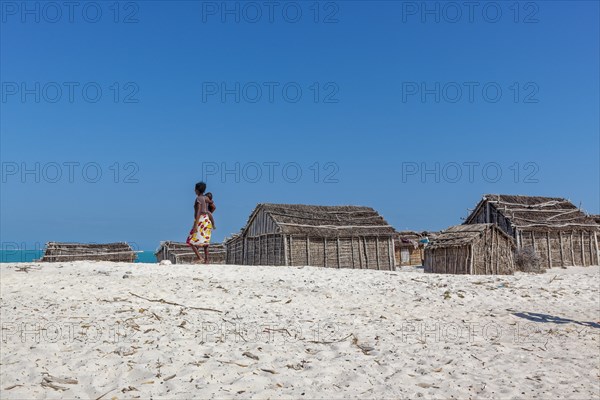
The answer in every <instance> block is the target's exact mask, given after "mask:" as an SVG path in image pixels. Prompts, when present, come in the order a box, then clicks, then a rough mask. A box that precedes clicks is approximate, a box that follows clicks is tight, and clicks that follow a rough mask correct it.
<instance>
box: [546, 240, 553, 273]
mask: <svg viewBox="0 0 600 400" xmlns="http://www.w3.org/2000/svg"><path fill="white" fill-rule="evenodd" d="M546 243H547V245H548V265H549V266H550V268H552V248H551V247H550V231H546Z"/></svg>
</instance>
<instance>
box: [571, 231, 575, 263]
mask: <svg viewBox="0 0 600 400" xmlns="http://www.w3.org/2000/svg"><path fill="white" fill-rule="evenodd" d="M570 240H571V258H572V259H573V264H571V265H575V249H573V231H571V236H570Z"/></svg>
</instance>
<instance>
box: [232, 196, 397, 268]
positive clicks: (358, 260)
mask: <svg viewBox="0 0 600 400" xmlns="http://www.w3.org/2000/svg"><path fill="white" fill-rule="evenodd" d="M394 235H395V230H394V228H393V227H391V226H390V225H389V224H388V223H387V222H386V221H385V220H384V219H383V217H382V216H381V215H379V214H378V213H377V212H376V211H375V210H373V209H372V208H369V207H357V206H309V205H301V204H259V205H258V206H257V207H256V209H255V210H254V211H253V212H252V214H251V215H250V218H249V220H248V223H247V224H246V226H245V227H244V228H243V229H242V231H241V232H240V233H238V234H236V235H234V236H233V237H232V238H230V239H229V240H228V241H227V242H226V243H225V247H226V248H227V263H228V264H241V265H312V266H317V267H329V268H363V269H367V268H368V269H380V270H388V271H389V270H393V269H394V268H395V261H394Z"/></svg>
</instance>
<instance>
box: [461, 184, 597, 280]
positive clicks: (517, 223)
mask: <svg viewBox="0 0 600 400" xmlns="http://www.w3.org/2000/svg"><path fill="white" fill-rule="evenodd" d="M478 223H496V224H498V226H499V227H500V228H501V229H502V230H503V231H504V232H506V233H507V234H508V235H509V236H511V237H513V238H514V239H515V241H516V245H517V248H518V249H526V248H530V249H532V250H534V251H535V253H537V255H538V256H539V257H540V259H541V266H542V267H543V268H545V269H547V268H552V267H559V266H560V267H566V266H570V265H577V266H589V265H598V258H599V254H598V253H599V252H598V232H600V226H598V224H597V223H596V222H595V221H594V220H593V219H592V218H590V217H589V216H588V215H586V214H585V213H583V212H582V211H581V210H580V209H579V208H577V207H576V206H575V205H574V204H573V203H571V202H570V201H569V200H566V199H563V198H559V197H540V196H513V195H497V194H486V195H485V196H483V199H482V200H481V201H480V202H479V203H478V204H477V207H475V209H474V210H473V212H472V213H471V214H470V215H469V216H468V217H467V219H466V220H465V224H478Z"/></svg>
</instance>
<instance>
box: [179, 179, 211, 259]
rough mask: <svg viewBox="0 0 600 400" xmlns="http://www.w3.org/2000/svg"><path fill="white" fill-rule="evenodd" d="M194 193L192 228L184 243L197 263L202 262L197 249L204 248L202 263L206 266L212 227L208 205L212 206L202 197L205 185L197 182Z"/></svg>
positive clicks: (206, 198) (207, 199) (208, 200)
mask: <svg viewBox="0 0 600 400" xmlns="http://www.w3.org/2000/svg"><path fill="white" fill-rule="evenodd" d="M194 190H195V192H196V201H195V202H194V226H192V230H191V231H190V234H189V236H188V238H187V241H186V243H187V244H188V245H189V246H191V248H192V249H193V250H194V253H196V257H198V263H200V262H201V261H202V259H201V258H200V252H199V251H198V248H199V247H203V248H204V263H205V264H208V245H209V244H210V236H211V233H212V229H213V225H212V223H211V218H210V215H209V211H208V210H209V205H210V206H211V208H212V207H213V206H214V204H213V202H212V200H210V199H209V198H208V197H206V196H205V195H204V192H205V191H206V183H204V182H198V183H196V187H195V188H194Z"/></svg>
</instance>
